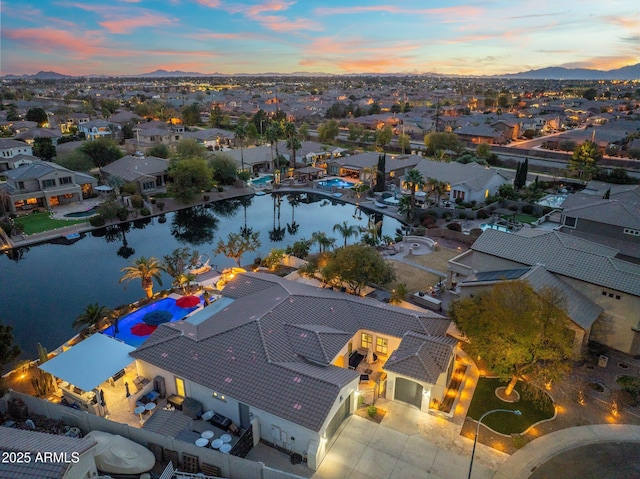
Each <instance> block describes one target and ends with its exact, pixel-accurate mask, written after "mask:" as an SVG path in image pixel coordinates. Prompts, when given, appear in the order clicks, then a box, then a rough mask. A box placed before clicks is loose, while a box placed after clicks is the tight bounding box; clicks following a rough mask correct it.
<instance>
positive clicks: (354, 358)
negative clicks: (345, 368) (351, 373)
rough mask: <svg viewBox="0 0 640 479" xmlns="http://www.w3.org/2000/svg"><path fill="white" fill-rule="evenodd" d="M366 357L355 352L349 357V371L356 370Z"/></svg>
mask: <svg viewBox="0 0 640 479" xmlns="http://www.w3.org/2000/svg"><path fill="white" fill-rule="evenodd" d="M364 356H365V355H364V354H360V353H359V352H358V351H353V352H352V353H351V354H350V355H349V369H356V368H357V367H358V365H359V364H360V362H362V360H363V359H364Z"/></svg>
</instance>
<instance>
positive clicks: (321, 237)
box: [311, 231, 336, 253]
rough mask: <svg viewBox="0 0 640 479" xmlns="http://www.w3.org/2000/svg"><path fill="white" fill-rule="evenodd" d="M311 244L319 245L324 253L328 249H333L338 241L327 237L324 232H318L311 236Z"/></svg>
mask: <svg viewBox="0 0 640 479" xmlns="http://www.w3.org/2000/svg"><path fill="white" fill-rule="evenodd" d="M311 243H312V244H313V243H318V249H319V251H320V253H324V252H325V251H327V249H329V248H331V247H333V245H334V244H335V243H336V239H335V238H331V237H329V236H327V234H326V233H325V232H324V231H316V232H314V233H312V234H311Z"/></svg>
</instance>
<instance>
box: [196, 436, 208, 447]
mask: <svg viewBox="0 0 640 479" xmlns="http://www.w3.org/2000/svg"><path fill="white" fill-rule="evenodd" d="M207 444H209V439H205V438H204V437H199V438H198V439H196V446H198V447H205V446H206V445H207Z"/></svg>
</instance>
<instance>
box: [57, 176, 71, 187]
mask: <svg viewBox="0 0 640 479" xmlns="http://www.w3.org/2000/svg"><path fill="white" fill-rule="evenodd" d="M71 183H72V181H71V177H70V176H65V177H64V178H60V184H61V185H70V184H71Z"/></svg>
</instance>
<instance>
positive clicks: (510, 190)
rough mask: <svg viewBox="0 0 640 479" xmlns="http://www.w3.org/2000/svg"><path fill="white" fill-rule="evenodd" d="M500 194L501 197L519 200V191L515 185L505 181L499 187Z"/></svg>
mask: <svg viewBox="0 0 640 479" xmlns="http://www.w3.org/2000/svg"><path fill="white" fill-rule="evenodd" d="M498 196H500V198H506V199H508V200H517V199H518V192H517V191H516V189H515V188H514V187H513V185H511V184H509V183H505V184H503V185H500V186H499V187H498Z"/></svg>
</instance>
